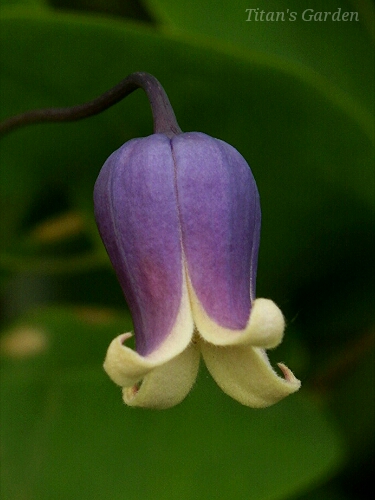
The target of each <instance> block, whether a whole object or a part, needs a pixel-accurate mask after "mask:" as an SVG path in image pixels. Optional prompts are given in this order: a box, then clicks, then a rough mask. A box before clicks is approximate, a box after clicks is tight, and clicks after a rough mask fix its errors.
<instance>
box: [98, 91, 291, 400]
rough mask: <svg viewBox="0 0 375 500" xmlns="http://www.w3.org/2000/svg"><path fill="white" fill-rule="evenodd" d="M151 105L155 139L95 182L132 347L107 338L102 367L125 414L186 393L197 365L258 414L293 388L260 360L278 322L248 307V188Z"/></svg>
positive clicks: (267, 309) (229, 157) (124, 154)
mask: <svg viewBox="0 0 375 500" xmlns="http://www.w3.org/2000/svg"><path fill="white" fill-rule="evenodd" d="M158 85H159V87H158V89H157V90H158V92H162V89H161V87H160V84H158ZM160 89H161V90H160ZM149 97H150V96H149ZM162 97H163V99H162V102H163V106H164V108H163V109H162V111H161V112H160V113H161V115H162V118H163V119H161V118H160V116H159V118H158V117H156V118H157V119H156V121H157V120H159V122H158V123H159V126H155V132H156V133H154V134H153V135H151V136H149V137H145V138H139V139H133V140H130V141H129V142H127V143H125V144H124V145H123V146H121V147H120V148H119V149H118V150H117V151H115V152H114V153H113V154H112V155H111V156H110V157H109V158H108V160H107V161H106V162H105V164H104V166H103V168H102V170H101V172H100V174H99V177H98V179H97V181H96V184H95V190H94V205H95V216H96V221H97V225H98V228H99V232H100V235H101V237H102V240H103V242H104V245H105V247H106V249H107V252H108V255H109V257H110V260H111V262H112V265H113V267H114V269H115V271H116V274H117V277H118V279H119V282H120V284H121V287H122V290H123V292H124V295H125V298H126V301H127V303H128V305H129V308H130V310H131V313H132V317H133V323H134V334H135V346H136V350H135V351H134V350H132V349H130V348H129V347H127V346H126V340H127V339H128V338H129V337H130V336H131V333H124V334H122V335H120V336H118V337H117V338H115V339H114V340H113V341H112V343H111V344H110V346H109V349H108V352H107V357H106V360H105V363H104V368H105V370H106V372H107V373H108V375H109V376H110V377H111V378H112V380H113V381H114V382H116V383H117V384H118V385H120V386H121V387H122V388H123V398H124V401H125V402H126V403H127V404H128V405H131V406H143V407H150V408H168V407H170V406H174V405H176V404H178V403H179V402H181V401H182V399H183V398H184V397H185V396H186V395H187V393H188V392H189V391H190V389H191V387H192V386H193V384H194V382H195V379H196V376H197V372H198V366H199V359H200V355H202V357H203V359H204V361H205V363H206V365H207V368H208V370H209V371H210V373H211V374H212V376H213V378H214V379H215V380H216V382H217V384H218V385H219V386H220V387H221V388H222V389H223V391H224V392H226V393H227V394H229V395H230V396H231V397H233V398H234V399H236V400H238V401H239V402H240V403H242V404H244V405H247V406H251V407H265V406H269V405H271V404H273V403H275V402H277V401H279V400H280V399H282V398H283V397H285V396H287V395H288V394H291V393H292V392H294V391H296V390H297V389H298V388H299V386H300V383H299V381H298V380H297V379H296V378H295V377H294V375H293V374H292V372H291V371H290V370H289V369H288V368H287V367H286V366H284V365H282V364H279V367H280V369H281V371H282V375H283V376H279V375H277V373H276V372H275V371H274V370H273V368H272V367H271V365H270V363H269V361H268V358H267V355H266V353H265V349H266V348H272V347H275V346H277V345H278V344H279V343H280V342H281V340H282V336H283V332H284V318H283V315H282V313H281V311H280V310H279V309H278V307H277V306H276V305H275V304H274V303H273V302H272V301H270V300H268V299H262V298H258V299H256V298H255V281H256V271H257V258H258V248H259V233H260V220H261V214H260V203H259V195H258V190H257V186H256V183H255V180H254V178H253V175H252V173H251V170H250V168H249V166H248V164H247V163H246V161H245V160H244V158H243V157H242V156H241V155H240V154H239V153H238V151H237V150H236V149H234V148H233V147H232V146H230V145H229V144H226V143H225V142H223V141H221V140H218V139H214V138H212V137H209V136H207V135H205V134H203V133H199V132H191V133H181V132H180V129H179V127H178V125H177V123H176V122H175V119H174V115H173V112H172V115H171V116H172V118H171V119H170V120H169V121H168V118H167V119H165V113H166V111H165V109H168V106H167V107H166V102H167V104H168V105H169V102H168V101H166V96H165V94H162ZM151 101H152V99H151ZM153 102H154V101H152V103H153ZM153 111H154V119H155V115H157V112H158V111H155V109H153ZM163 113H164V114H163ZM160 123H162V125H160ZM166 123H167V125H166Z"/></svg>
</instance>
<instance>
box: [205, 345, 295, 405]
mask: <svg viewBox="0 0 375 500" xmlns="http://www.w3.org/2000/svg"><path fill="white" fill-rule="evenodd" d="M200 347H201V352H202V356H203V359H204V361H205V363H206V366H207V368H208V370H209V372H210V373H211V375H212V377H213V379H214V380H215V381H216V383H217V384H218V386H219V387H220V388H221V389H222V390H223V391H224V392H225V393H226V394H228V396H230V397H232V398H233V399H235V400H237V401H238V402H239V403H241V404H243V405H245V406H250V407H252V408H266V407H267V406H271V405H273V404H274V403H277V402H278V401H280V400H281V399H283V398H284V397H286V396H288V395H290V394H292V393H293V392H296V391H298V389H299V388H300V386H301V383H300V381H299V380H298V379H297V378H296V377H295V376H294V375H293V373H292V372H291V371H290V370H289V369H288V368H287V367H286V366H285V365H284V364H282V363H279V365H278V366H279V368H280V369H281V371H282V372H283V375H284V378H282V377H279V376H278V375H277V373H276V372H275V371H274V370H273V368H272V366H271V364H270V362H269V360H268V357H267V355H266V353H265V351H264V350H263V349H259V348H257V347H251V346H245V345H238V346H227V347H225V348H223V347H218V346H214V345H212V344H209V343H206V342H201V346H200Z"/></svg>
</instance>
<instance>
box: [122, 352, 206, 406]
mask: <svg viewBox="0 0 375 500" xmlns="http://www.w3.org/2000/svg"><path fill="white" fill-rule="evenodd" d="M199 359H200V352H199V350H198V349H197V347H196V346H195V345H194V344H190V345H189V346H188V347H187V348H186V349H185V350H184V351H183V352H182V353H181V354H179V355H178V356H176V357H175V358H173V359H171V360H170V361H168V362H167V363H164V364H163V365H161V366H158V367H156V368H154V369H153V370H152V371H150V372H149V373H148V374H147V375H146V376H145V377H144V379H143V380H142V382H141V384H135V385H133V386H132V387H124V388H123V390H122V395H123V400H124V402H125V403H126V404H127V405H128V406H138V407H143V408H153V409H159V410H162V409H166V408H170V407H172V406H175V405H177V404H179V403H181V401H182V400H183V399H184V398H185V397H186V396H187V394H188V393H189V392H190V390H191V388H192V387H193V385H194V383H195V380H196V378H197V374H198V369H199Z"/></svg>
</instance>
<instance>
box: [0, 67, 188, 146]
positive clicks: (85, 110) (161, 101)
mask: <svg viewBox="0 0 375 500" xmlns="http://www.w3.org/2000/svg"><path fill="white" fill-rule="evenodd" d="M138 88H142V89H143V90H144V91H145V92H146V94H147V97H148V100H149V102H150V106H151V110H152V116H153V120H154V133H156V134H165V135H167V136H168V137H173V136H174V135H177V134H179V133H181V129H180V127H179V126H178V123H177V120H176V117H175V114H174V111H173V109H172V106H171V104H170V102H169V99H168V96H167V94H166V93H165V91H164V89H163V87H162V86H161V84H160V83H159V81H158V80H157V79H156V78H155V77H154V76H152V75H150V74H149V73H143V72H138V73H132V74H131V75H129V76H128V77H126V78H125V79H124V80H122V81H121V82H120V83H119V84H117V85H115V86H114V87H113V88H112V89H110V90H108V91H107V92H104V94H102V95H100V96H99V97H97V98H96V99H93V100H92V101H89V102H87V103H84V104H79V105H77V106H71V107H67V108H45V109H34V110H31V111H26V112H25V113H21V114H19V115H15V116H12V117H10V118H7V119H6V120H4V121H2V122H1V123H0V137H1V136H3V135H5V134H7V133H9V132H11V131H13V130H15V129H17V128H20V127H24V126H26V125H32V124H36V123H44V122H70V121H77V120H82V119H84V118H88V117H90V116H94V115H97V114H99V113H101V112H102V111H105V110H106V109H108V108H110V107H111V106H113V105H114V104H117V103H118V102H119V101H121V100H122V99H124V97H126V96H128V95H129V94H131V93H132V92H134V90H137V89H138Z"/></svg>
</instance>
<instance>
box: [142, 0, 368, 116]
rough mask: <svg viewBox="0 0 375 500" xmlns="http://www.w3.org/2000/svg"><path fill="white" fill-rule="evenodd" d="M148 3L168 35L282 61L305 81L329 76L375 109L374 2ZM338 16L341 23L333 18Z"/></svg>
mask: <svg viewBox="0 0 375 500" xmlns="http://www.w3.org/2000/svg"><path fill="white" fill-rule="evenodd" d="M147 5H148V6H149V8H150V10H151V11H153V13H154V15H155V16H156V17H157V18H159V20H160V21H161V23H162V25H163V28H164V29H165V30H166V31H167V32H168V31H178V32H181V33H185V34H187V35H189V36H191V37H194V38H196V37H199V38H200V39H201V41H202V43H206V44H209V43H211V44H212V43H213V42H214V43H215V44H217V43H219V44H222V45H223V46H224V47H227V49H228V50H233V52H236V51H240V52H241V53H242V54H246V55H247V56H250V57H251V56H253V55H254V54H261V55H262V56H263V57H264V59H265V60H268V61H269V62H270V63H271V62H272V60H273V59H274V58H275V57H276V58H279V59H281V60H282V61H284V62H285V63H286V64H288V63H292V64H295V69H296V71H298V72H299V73H300V74H301V76H302V77H303V76H304V77H305V78H307V79H311V78H313V73H312V72H311V71H309V70H313V71H314V72H316V73H317V74H319V75H321V76H324V77H325V78H327V80H328V81H329V82H331V84H334V85H336V86H337V87H339V88H340V89H341V90H343V91H344V92H345V93H346V94H348V95H347V96H346V97H345V96H344V95H343V96H342V98H343V99H349V96H352V97H353V98H354V99H355V100H356V101H358V104H359V105H360V106H361V107H362V108H365V109H366V107H368V106H369V105H371V106H373V105H374V97H373V86H372V85H373V79H374V67H373V43H372V42H374V40H375V38H374V27H373V24H372V23H371V21H370V19H372V18H373V16H374V15H375V10H374V5H373V3H372V2H371V1H370V0H364V1H361V2H358V1H350V0H329V1H326V2H324V5H323V4H322V2H320V1H319V0H302V1H301V0H292V1H290V2H288V4H287V5H286V4H285V2H282V1H281V0H260V1H259V2H257V4H256V5H250V4H249V3H248V2H246V1H245V0H244V1H241V2H236V3H235V4H233V2H231V1H230V0H223V1H221V2H216V1H215V0H204V1H200V0H192V1H190V0H189V1H180V2H175V1H173V0H147ZM251 9H252V11H251V12H250V10H251ZM339 9H340V10H339ZM262 11H263V14H261V12H262ZM319 12H320V13H322V14H321V15H320V14H319ZM325 12H327V13H328V12H329V13H330V14H327V15H325ZM335 12H336V13H339V15H338V16H337V15H336V17H334V18H333V19H336V18H337V19H338V20H337V21H335V20H332V15H333V14H334V13H335ZM345 12H349V13H353V14H349V15H348V16H344V19H346V17H347V19H348V20H347V21H345V20H342V19H343V14H344V13H345ZM311 16H317V17H316V19H317V20H314V17H311ZM324 18H325V19H326V21H324ZM318 19H322V20H318ZM349 19H352V20H351V21H350V20H349ZM357 19H358V20H357Z"/></svg>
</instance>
